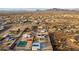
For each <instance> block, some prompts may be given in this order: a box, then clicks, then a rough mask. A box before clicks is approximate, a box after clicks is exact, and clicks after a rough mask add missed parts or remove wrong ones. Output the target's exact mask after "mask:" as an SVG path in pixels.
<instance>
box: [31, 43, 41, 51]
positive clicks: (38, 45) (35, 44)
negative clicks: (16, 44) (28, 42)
mask: <svg viewBox="0 0 79 59" xmlns="http://www.w3.org/2000/svg"><path fill="white" fill-rule="evenodd" d="M32 50H34V51H36V50H40V43H39V42H33V44H32Z"/></svg>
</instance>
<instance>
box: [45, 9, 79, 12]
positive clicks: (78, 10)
mask: <svg viewBox="0 0 79 59" xmlns="http://www.w3.org/2000/svg"><path fill="white" fill-rule="evenodd" d="M46 11H54V12H55V11H60V12H79V9H77V8H76V9H75V8H70V9H68V8H67V9H62V8H53V9H47V10H46Z"/></svg>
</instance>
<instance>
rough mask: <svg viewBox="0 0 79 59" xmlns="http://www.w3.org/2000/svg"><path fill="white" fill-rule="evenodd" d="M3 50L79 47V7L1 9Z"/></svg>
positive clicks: (0, 31) (60, 49) (51, 49)
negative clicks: (27, 9)
mask: <svg viewBox="0 0 79 59" xmlns="http://www.w3.org/2000/svg"><path fill="white" fill-rule="evenodd" d="M0 50H1V51H79V9H59V8H52V9H35V10H33V11H26V10H19V11H18V10H17V11H15V10H12V11H3V10H1V12H0Z"/></svg>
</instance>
